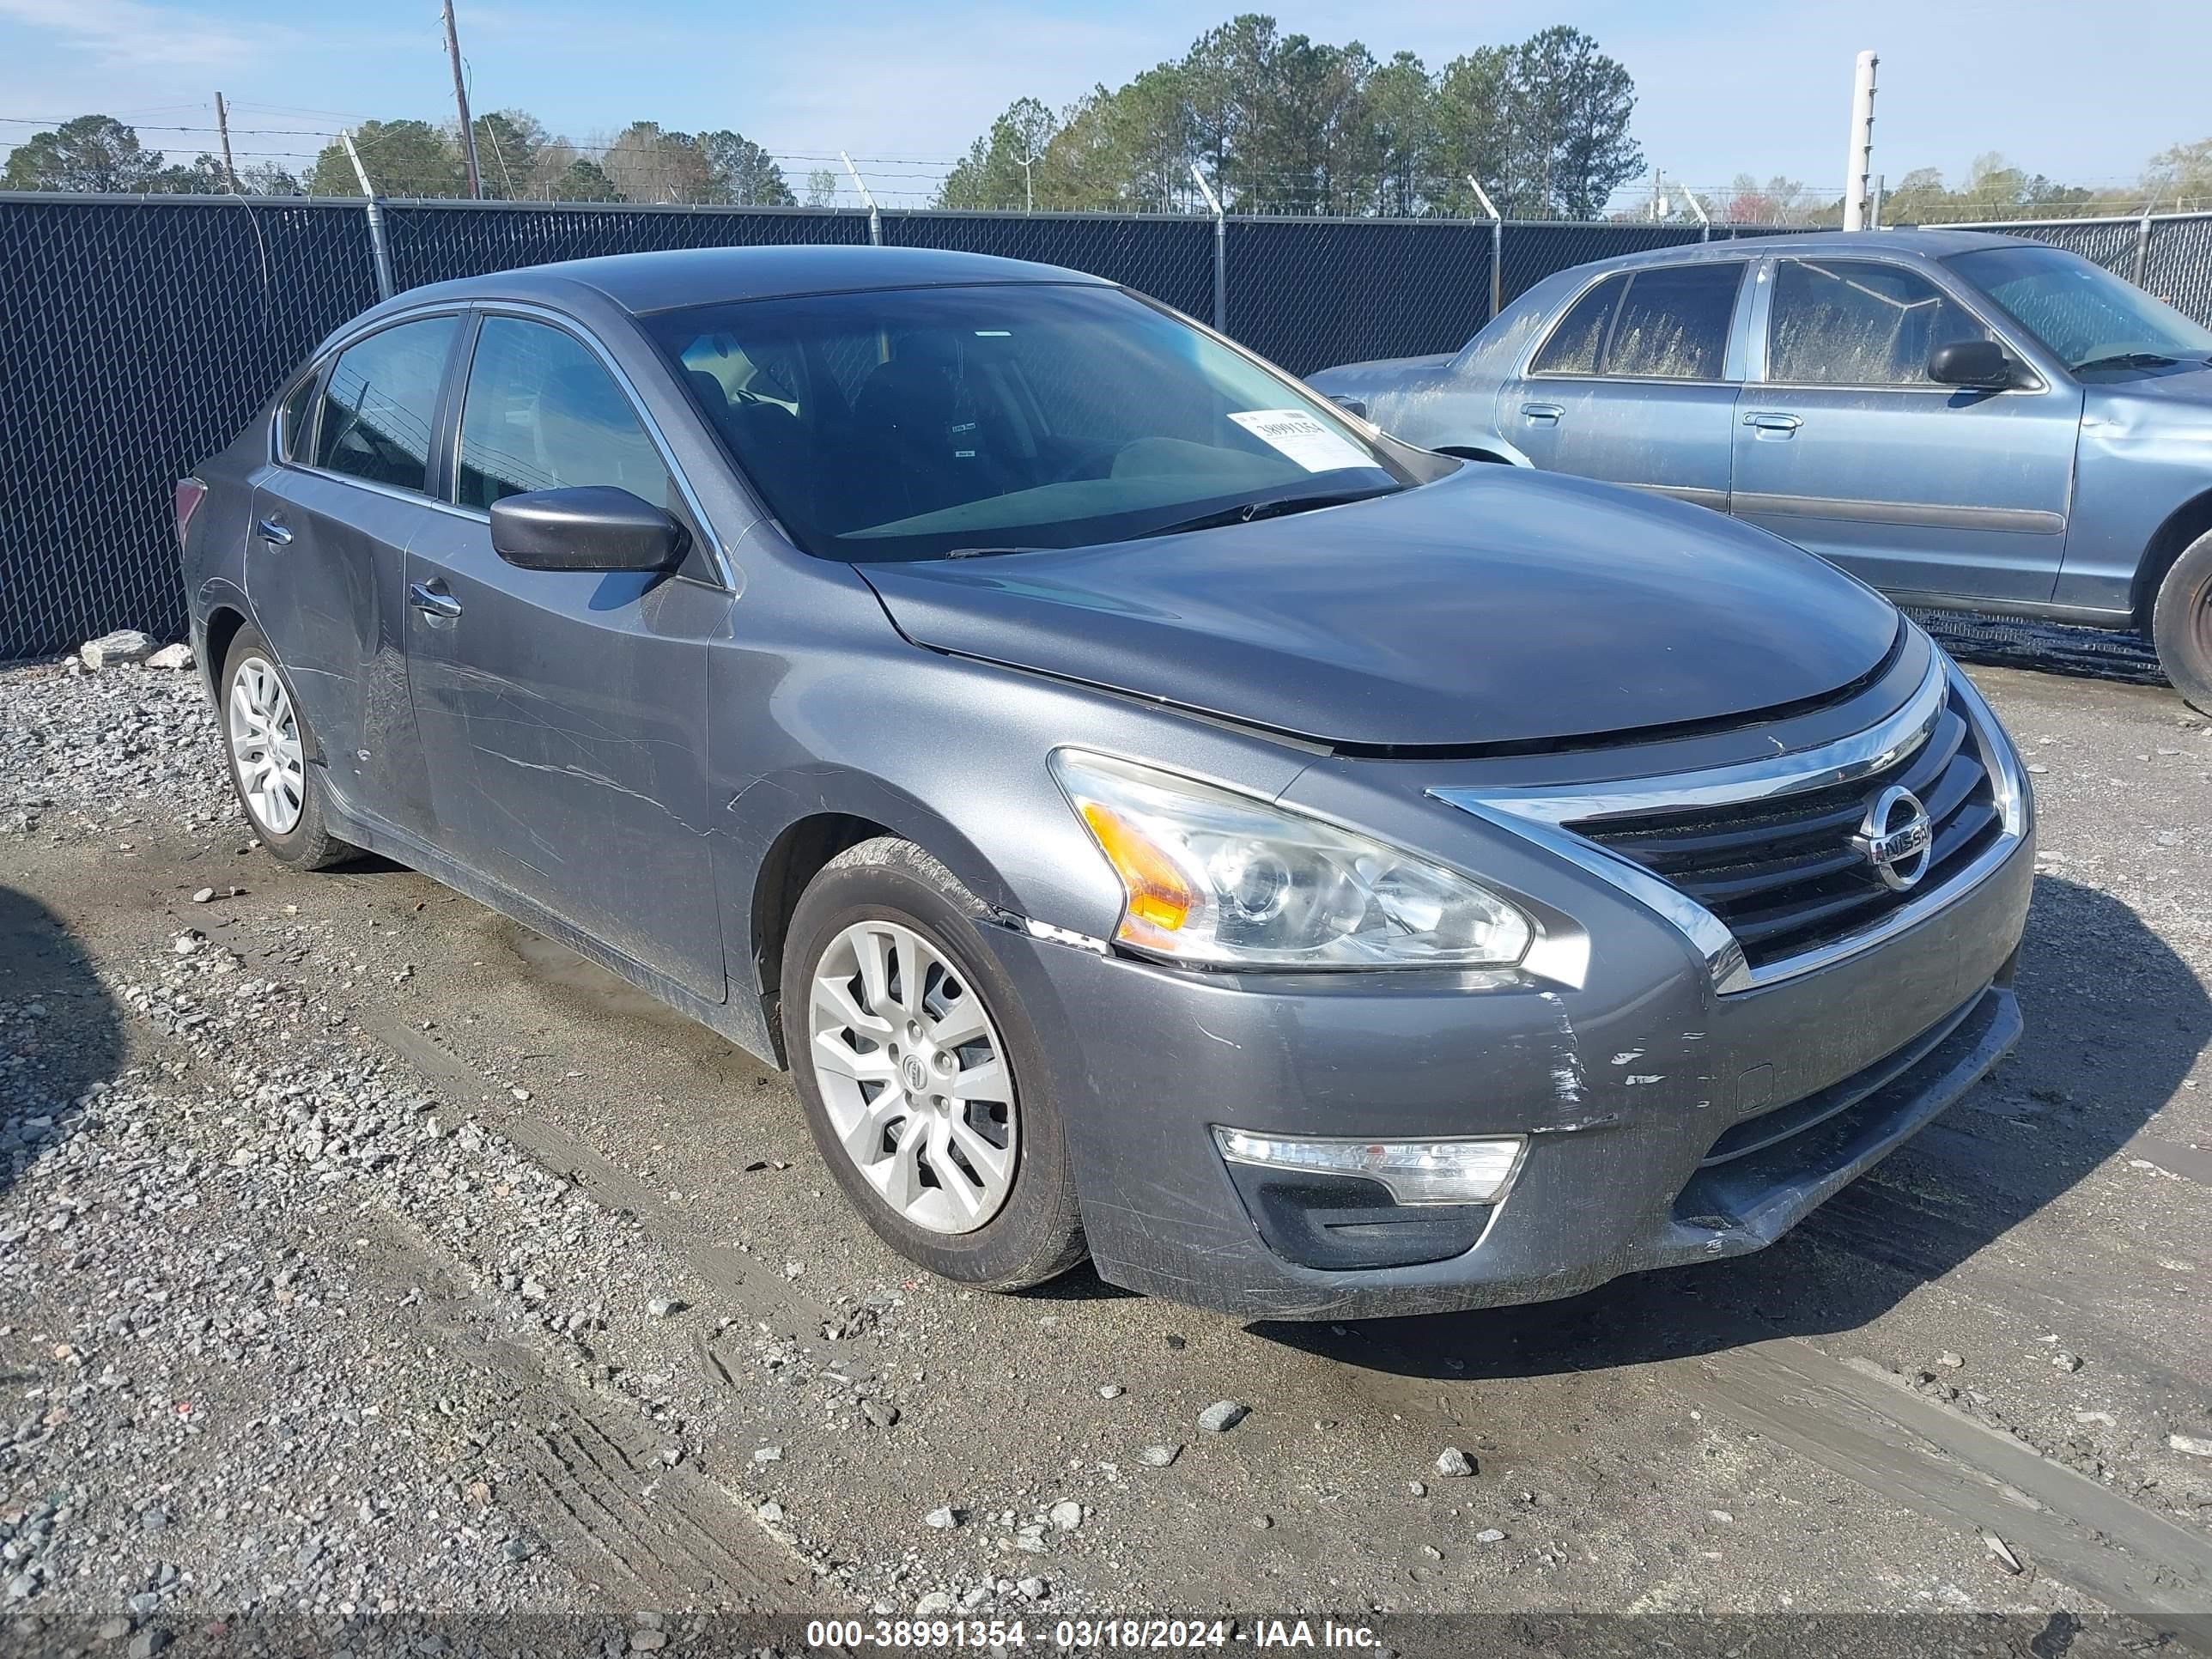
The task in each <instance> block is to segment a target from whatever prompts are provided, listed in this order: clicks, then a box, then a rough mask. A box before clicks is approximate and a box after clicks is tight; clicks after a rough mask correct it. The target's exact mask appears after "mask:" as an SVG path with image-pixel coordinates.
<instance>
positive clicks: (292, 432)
mask: <svg viewBox="0 0 2212 1659" xmlns="http://www.w3.org/2000/svg"><path fill="white" fill-rule="evenodd" d="M320 380H321V377H320V376H319V375H315V374H310V375H309V376H307V379H306V380H302V381H301V382H300V384H299V385H298V386H295V387H294V388H293V389H292V394H291V396H289V397H288V398H285V399H284V401H283V404H282V405H280V406H279V407H278V409H277V410H276V453H278V454H279V455H281V456H283V458H284V459H286V460H288V461H297V462H299V463H301V465H306V464H307V462H308V461H310V460H312V459H314V453H315V398H316V394H317V392H319V390H320V389H321V388H320V384H319V382H320Z"/></svg>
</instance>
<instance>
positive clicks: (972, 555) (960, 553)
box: [938, 547, 1044, 559]
mask: <svg viewBox="0 0 2212 1659" xmlns="http://www.w3.org/2000/svg"><path fill="white" fill-rule="evenodd" d="M1043 551H1044V550H1043V549H1042V548H1041V547H956V548H953V549H951V550H949V551H946V552H944V553H940V554H939V555H938V557H939V558H940V559H995V558H997V557H998V556H1000V554H1002V553H1042V552H1043Z"/></svg>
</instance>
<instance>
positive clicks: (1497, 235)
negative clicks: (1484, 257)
mask: <svg viewBox="0 0 2212 1659" xmlns="http://www.w3.org/2000/svg"><path fill="white" fill-rule="evenodd" d="M1467 182H1468V187H1469V188H1470V189H1472V190H1473V191H1474V199H1475V200H1476V201H1478V202H1480V203H1481V204H1482V210H1483V211H1484V212H1485V213H1486V214H1488V215H1489V216H1490V314H1491V315H1492V316H1493V317H1495V316H1496V315H1497V314H1498V313H1499V312H1501V311H1503V310H1504V308H1505V221H1504V219H1502V218H1500V217H1499V216H1498V209H1497V206H1496V205H1495V204H1493V203H1492V201H1491V199H1490V192H1489V191H1486V190H1485V189H1484V188H1483V187H1482V181H1481V180H1480V179H1477V178H1476V177H1475V176H1474V174H1473V173H1468V175H1467Z"/></svg>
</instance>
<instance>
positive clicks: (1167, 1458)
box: [1137, 1446, 1182, 1469]
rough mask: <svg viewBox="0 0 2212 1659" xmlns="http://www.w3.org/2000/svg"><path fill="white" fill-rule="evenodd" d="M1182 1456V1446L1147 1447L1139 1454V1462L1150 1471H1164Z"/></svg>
mask: <svg viewBox="0 0 2212 1659" xmlns="http://www.w3.org/2000/svg"><path fill="white" fill-rule="evenodd" d="M1181 1455H1182V1447H1181V1446H1147V1447H1146V1448H1145V1449H1144V1450H1142V1451H1140V1452H1139V1453H1138V1454H1137V1461H1138V1462H1139V1463H1142V1464H1143V1465H1144V1466H1145V1467H1146V1468H1148V1469H1164V1468H1167V1467H1168V1466H1169V1465H1170V1463H1172V1462H1175V1461H1176V1458H1178V1457H1180V1456H1181Z"/></svg>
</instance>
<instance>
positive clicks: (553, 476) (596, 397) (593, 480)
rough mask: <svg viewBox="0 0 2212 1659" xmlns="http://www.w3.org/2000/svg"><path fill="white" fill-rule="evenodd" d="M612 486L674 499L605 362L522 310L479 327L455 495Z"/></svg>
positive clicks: (661, 503)
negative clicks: (522, 314) (525, 315)
mask: <svg viewBox="0 0 2212 1659" xmlns="http://www.w3.org/2000/svg"><path fill="white" fill-rule="evenodd" d="M580 484H611V485H613V486H614V487H615V488H617V489H627V490H628V491H629V493H630V494H631V495H635V496H636V497H637V498H638V499H639V500H641V501H650V502H651V503H652V504H653V506H655V507H673V506H674V505H675V500H674V483H673V481H672V480H671V478H670V477H669V473H668V467H667V464H666V463H665V462H664V461H663V460H662V459H660V452H659V449H657V448H655V447H653V440H652V439H651V438H649V437H647V435H646V431H645V427H644V425H643V424H642V422H640V421H639V419H638V416H637V411H636V410H635V409H634V408H633V407H632V406H631V404H630V401H629V398H628V397H627V396H625V395H624V393H623V389H622V388H621V387H620V386H617V384H616V383H615V378H614V376H613V375H611V374H609V373H607V370H606V366H605V364H604V363H602V362H600V361H599V358H598V357H596V356H593V355H592V352H591V350H590V349H589V348H588V347H586V345H585V344H584V343H582V342H581V341H580V340H578V339H577V338H576V337H575V336H574V335H572V334H569V333H568V332H567V331H564V330H562V329H558V328H553V327H550V326H548V325H546V324H544V323H533V322H529V321H526V320H525V319H522V318H520V317H487V318H485V319H484V320H483V327H482V328H481V329H479V330H478V331H477V344H476V351H475V354H474V356H473V357H472V358H471V362H470V364H469V380H468V390H467V392H465V394H464V395H463V398H462V402H461V454H460V477H459V487H460V501H461V505H463V506H464V507H483V508H485V509H489V507H490V506H491V504H492V503H493V502H494V501H499V500H501V498H503V497H505V496H508V495H520V494H522V493H524V492H525V491H527V490H533V489H574V488H575V487H576V486H578V485H580Z"/></svg>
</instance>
